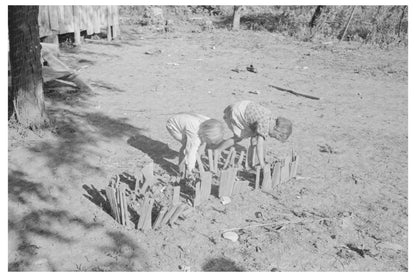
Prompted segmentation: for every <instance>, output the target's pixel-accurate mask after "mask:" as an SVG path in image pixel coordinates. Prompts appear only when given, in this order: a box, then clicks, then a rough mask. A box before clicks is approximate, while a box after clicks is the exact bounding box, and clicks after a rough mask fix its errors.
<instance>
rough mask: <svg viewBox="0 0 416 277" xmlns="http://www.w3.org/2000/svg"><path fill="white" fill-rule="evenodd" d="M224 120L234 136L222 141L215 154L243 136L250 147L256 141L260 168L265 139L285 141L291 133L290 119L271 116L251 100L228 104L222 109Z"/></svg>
mask: <svg viewBox="0 0 416 277" xmlns="http://www.w3.org/2000/svg"><path fill="white" fill-rule="evenodd" d="M224 120H225V122H226V123H227V125H228V127H229V128H230V129H231V131H232V132H233V133H234V137H231V138H229V139H227V140H225V141H223V142H222V143H221V144H220V145H219V146H218V147H217V149H216V150H215V152H216V153H215V154H216V155H218V153H219V152H221V151H222V150H224V149H227V148H229V147H230V146H232V145H234V144H236V143H238V142H239V141H241V140H243V139H244V138H251V140H250V144H251V146H252V147H253V145H254V144H256V143H257V157H258V160H259V163H260V167H261V168H264V166H265V162H264V153H266V151H265V140H267V139H268V137H269V136H270V137H272V138H275V139H277V140H278V141H280V142H285V141H286V140H287V139H288V137H289V136H290V134H291V133H292V123H291V122H290V120H288V119H286V118H283V117H273V116H272V113H271V111H270V110H268V109H266V108H265V107H263V106H261V105H259V104H257V103H254V102H251V101H240V102H237V103H234V104H232V105H229V106H228V107H227V108H225V110H224Z"/></svg>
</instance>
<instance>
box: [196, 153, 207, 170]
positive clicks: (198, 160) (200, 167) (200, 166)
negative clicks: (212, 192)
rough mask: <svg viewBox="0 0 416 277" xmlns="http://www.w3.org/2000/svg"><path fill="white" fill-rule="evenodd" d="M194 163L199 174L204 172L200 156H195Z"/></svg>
mask: <svg viewBox="0 0 416 277" xmlns="http://www.w3.org/2000/svg"><path fill="white" fill-rule="evenodd" d="M196 161H197V163H198V169H199V172H205V168H204V164H203V163H202V161H201V156H200V155H197V157H196Z"/></svg>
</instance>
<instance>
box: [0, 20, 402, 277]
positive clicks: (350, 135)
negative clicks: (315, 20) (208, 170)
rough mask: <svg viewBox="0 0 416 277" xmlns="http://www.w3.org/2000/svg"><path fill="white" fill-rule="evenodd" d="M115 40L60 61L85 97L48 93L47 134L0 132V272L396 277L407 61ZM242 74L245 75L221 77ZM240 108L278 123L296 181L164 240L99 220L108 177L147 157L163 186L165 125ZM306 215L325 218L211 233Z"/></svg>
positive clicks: (223, 41) (214, 207)
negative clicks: (5, 161) (4, 176)
mask: <svg viewBox="0 0 416 277" xmlns="http://www.w3.org/2000/svg"><path fill="white" fill-rule="evenodd" d="M122 31H123V33H122V40H121V41H115V42H113V43H110V44H97V43H86V44H83V45H82V46H81V48H80V49H79V50H77V51H63V57H62V60H64V61H65V62H66V63H67V64H69V65H70V66H72V67H73V68H82V69H81V70H80V72H81V76H82V77H83V78H84V79H85V80H87V81H88V83H89V84H90V85H91V87H92V88H93V93H92V94H90V95H86V94H81V93H77V92H73V93H71V90H67V91H66V92H65V91H63V90H62V91H61V92H53V93H49V94H47V97H46V99H47V109H48V112H49V114H50V117H51V118H52V120H53V122H54V124H55V126H56V128H55V129H53V130H52V133H49V132H42V133H40V134H39V135H34V134H31V133H26V137H25V138H24V139H22V135H21V134H17V131H16V130H15V129H10V130H9V153H8V154H9V165H8V170H9V184H8V197H9V200H8V207H9V219H8V220H9V233H8V234H9V239H8V243H9V250H8V251H9V261H8V262H9V270H24V271H25V270H56V271H75V270H82V271H85V270H88V271H92V270H104V271H180V270H184V269H186V268H187V267H190V270H191V271H226V270H232V271H270V270H272V269H273V270H278V271H356V270H359V271H407V269H408V260H407V259H408V246H407V244H408V206H407V203H408V187H407V185H408V177H407V176H408V175H407V170H408V162H407V161H408V119H407V118H408V117H407V116H408V114H407V99H408V85H407V83H408V79H407V74H408V69H407V63H408V55H407V49H394V50H389V51H386V50H380V49H376V48H368V47H365V46H361V45H360V44H353V43H351V44H348V43H341V44H338V43H333V44H324V43H303V42H296V41H292V40H289V39H285V38H284V37H282V36H279V35H276V34H271V33H266V32H251V31H241V32H238V33H235V32H228V31H219V30H216V31H214V32H202V33H180V32H178V33H168V34H155V33H150V32H149V33H147V32H143V33H141V32H138V31H137V29H134V28H133V27H126V26H124V27H123V29H122ZM156 50H161V52H160V53H157V51H156ZM146 51H150V52H155V53H154V54H153V55H149V54H145V52H146ZM251 64H252V65H253V66H254V67H255V68H257V70H258V73H252V72H248V71H242V72H235V71H232V69H235V68H242V69H244V68H246V67H247V66H249V65H251ZM269 85H275V86H279V87H283V88H287V89H292V90H295V91H298V92H302V93H306V94H311V95H314V96H317V97H320V100H311V99H307V98H303V97H296V96H294V95H291V94H289V93H287V92H282V91H279V90H276V89H274V88H271V87H269ZM256 90H257V91H259V92H260V94H253V93H249V92H250V91H256ZM244 99H247V100H253V101H256V102H258V103H260V104H262V105H264V106H266V107H267V108H269V109H271V110H272V111H273V113H275V114H277V115H281V116H284V117H287V118H289V119H291V120H292V122H293V125H294V131H293V134H292V136H291V138H290V139H289V140H288V142H287V143H285V144H280V143H279V142H277V141H271V142H270V143H269V146H270V147H269V154H270V156H271V157H273V156H281V155H284V154H286V153H289V152H290V151H291V149H292V147H293V148H294V149H295V150H296V151H297V153H298V155H299V156H300V169H299V170H300V173H299V174H300V175H301V176H304V177H310V179H303V180H293V181H290V182H288V183H286V184H285V185H282V186H280V187H279V188H278V189H277V190H275V191H274V192H273V193H264V192H261V191H260V190H256V191H255V190H252V191H249V192H247V193H245V194H241V195H240V196H237V197H234V198H233V199H232V202H231V203H230V204H229V205H227V206H224V205H222V204H221V202H220V200H219V199H218V198H217V197H215V196H214V195H212V196H211V197H210V200H209V201H208V202H207V203H206V204H205V205H203V206H202V207H200V208H197V209H196V210H195V211H194V212H193V213H191V214H190V215H189V217H188V218H187V219H186V220H184V221H180V222H179V223H180V225H179V226H175V228H171V227H169V226H165V227H163V228H162V229H160V230H157V231H147V232H145V233H143V232H141V231H138V230H135V229H132V228H125V227H122V226H121V225H119V224H117V223H116V222H115V221H114V220H113V218H112V217H111V216H110V215H109V214H108V213H106V211H105V209H103V207H104V206H105V203H104V202H105V200H104V199H105V198H104V194H102V193H101V190H102V189H103V188H104V187H105V186H107V184H108V181H109V178H110V177H111V176H113V175H114V174H121V173H123V172H134V171H135V170H137V169H138V168H141V167H142V166H143V165H144V164H146V163H147V162H149V161H150V160H153V161H154V163H155V168H156V170H155V174H156V175H157V176H159V177H160V176H166V174H172V170H171V168H172V167H173V168H174V166H175V164H176V160H177V151H178V150H179V147H180V145H179V143H178V142H176V141H175V140H174V139H173V138H172V137H170V135H169V134H168V132H167V131H166V129H165V122H166V120H167V119H168V118H169V117H170V116H171V115H172V114H174V113H177V112H198V113H201V114H204V115H207V116H209V117H213V118H217V119H222V115H223V114H222V112H223V109H224V108H225V107H226V106H227V105H228V104H231V103H233V102H235V101H238V100H244ZM227 135H230V133H227ZM321 146H326V149H329V148H331V150H332V151H330V152H332V153H329V152H321V151H320V149H321ZM328 146H329V148H328ZM256 212H261V214H262V217H261V218H257V217H256V216H255V214H256ZM320 217H328V218H330V220H324V221H316V222H312V223H304V224H288V225H285V226H284V227H283V228H280V227H279V226H271V227H270V226H269V227H258V228H251V229H246V230H242V231H239V232H238V234H239V235H240V238H239V240H238V241H237V242H231V241H228V240H225V239H223V238H222V237H221V231H222V230H224V229H227V228H234V227H240V226H246V225H249V224H257V223H262V222H271V221H278V220H291V221H296V220H300V219H305V220H307V219H314V218H320ZM278 227H279V228H278Z"/></svg>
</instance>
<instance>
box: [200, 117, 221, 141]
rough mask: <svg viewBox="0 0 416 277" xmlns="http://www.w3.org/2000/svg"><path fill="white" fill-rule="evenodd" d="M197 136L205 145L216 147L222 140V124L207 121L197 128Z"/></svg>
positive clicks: (216, 121) (211, 120) (210, 120)
mask: <svg viewBox="0 0 416 277" xmlns="http://www.w3.org/2000/svg"><path fill="white" fill-rule="evenodd" d="M198 135H199V137H200V138H201V141H202V142H205V143H206V144H207V145H217V144H219V143H220V142H221V141H222V140H223V138H224V124H223V123H222V122H221V121H219V120H216V119H208V120H206V121H204V122H202V123H201V125H200V126H199V131H198Z"/></svg>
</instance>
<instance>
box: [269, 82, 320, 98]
mask: <svg viewBox="0 0 416 277" xmlns="http://www.w3.org/2000/svg"><path fill="white" fill-rule="evenodd" d="M269 87H272V88H275V89H277V90H281V91H285V92H289V93H291V94H293V95H296V96H302V97H306V98H309V99H314V100H319V97H316V96H311V95H307V94H303V93H299V92H296V91H293V90H290V89H285V88H281V87H277V86H273V85H269Z"/></svg>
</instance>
